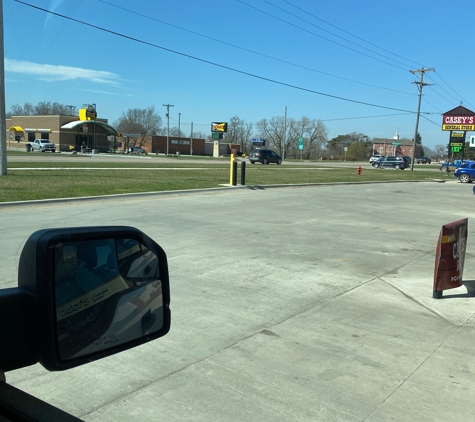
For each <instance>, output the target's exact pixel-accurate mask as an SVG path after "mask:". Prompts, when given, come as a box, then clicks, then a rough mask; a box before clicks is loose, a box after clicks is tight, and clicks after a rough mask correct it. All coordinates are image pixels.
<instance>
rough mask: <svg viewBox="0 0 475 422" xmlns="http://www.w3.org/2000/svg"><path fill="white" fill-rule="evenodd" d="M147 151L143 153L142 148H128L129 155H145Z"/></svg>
mask: <svg viewBox="0 0 475 422" xmlns="http://www.w3.org/2000/svg"><path fill="white" fill-rule="evenodd" d="M146 153H147V151H145V150H144V149H143V148H138V147H130V148H129V154H136V155H139V154H146Z"/></svg>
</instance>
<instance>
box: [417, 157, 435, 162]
mask: <svg viewBox="0 0 475 422" xmlns="http://www.w3.org/2000/svg"><path fill="white" fill-rule="evenodd" d="M430 163H432V160H431V159H430V157H419V158H418V159H417V164H430Z"/></svg>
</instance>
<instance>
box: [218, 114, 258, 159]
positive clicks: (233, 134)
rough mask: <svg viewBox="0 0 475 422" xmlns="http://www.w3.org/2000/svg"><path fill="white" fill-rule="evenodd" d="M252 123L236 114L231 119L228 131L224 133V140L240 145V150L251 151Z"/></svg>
mask: <svg viewBox="0 0 475 422" xmlns="http://www.w3.org/2000/svg"><path fill="white" fill-rule="evenodd" d="M251 139H252V123H247V122H246V121H245V120H243V119H240V118H239V117H238V116H234V117H232V118H231V119H230V120H229V123H228V132H227V133H225V134H224V137H223V140H224V141H225V142H229V143H231V144H238V145H240V150H241V152H242V151H249V150H250V149H251V142H252V141H251Z"/></svg>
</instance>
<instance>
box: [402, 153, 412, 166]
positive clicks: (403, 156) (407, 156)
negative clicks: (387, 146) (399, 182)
mask: <svg viewBox="0 0 475 422" xmlns="http://www.w3.org/2000/svg"><path fill="white" fill-rule="evenodd" d="M402 158H404V160H406V161H407V163H408V164H411V163H412V158H411V157H409V155H402Z"/></svg>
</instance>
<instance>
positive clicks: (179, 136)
mask: <svg viewBox="0 0 475 422" xmlns="http://www.w3.org/2000/svg"><path fill="white" fill-rule="evenodd" d="M180 120H181V113H178V145H177V151H178V152H180V142H181V129H180V127H181V126H180Z"/></svg>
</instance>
